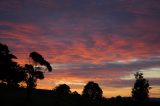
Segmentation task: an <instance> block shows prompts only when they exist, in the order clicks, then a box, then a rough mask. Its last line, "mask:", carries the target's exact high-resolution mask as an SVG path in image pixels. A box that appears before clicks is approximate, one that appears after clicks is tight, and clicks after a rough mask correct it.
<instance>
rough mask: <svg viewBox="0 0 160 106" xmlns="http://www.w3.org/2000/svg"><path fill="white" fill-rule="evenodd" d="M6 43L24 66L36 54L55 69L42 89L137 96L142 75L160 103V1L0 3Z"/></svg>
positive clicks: (0, 33)
mask: <svg viewBox="0 0 160 106" xmlns="http://www.w3.org/2000/svg"><path fill="white" fill-rule="evenodd" d="M0 42H1V43H3V44H6V45H8V47H9V49H10V51H11V53H13V54H14V55H16V56H17V57H18V59H17V60H16V61H18V63H20V64H22V65H23V64H26V63H28V55H29V53H30V52H32V51H37V52H38V53H40V54H42V55H43V56H44V57H45V59H46V60H48V61H49V62H50V63H51V64H52V66H53V71H52V72H50V73H49V72H45V79H44V80H41V81H38V86H37V87H38V88H41V89H53V88H54V87H55V86H57V85H58V84H63V83H66V84H68V85H69V86H70V87H71V90H72V91H75V90H76V91H78V92H79V93H81V91H82V89H83V87H84V85H85V84H86V83H87V82H88V81H94V82H96V83H98V84H99V85H100V87H101V88H102V89H103V93H104V96H105V97H112V96H118V95H121V96H131V88H132V87H133V84H134V82H135V79H134V73H135V72H137V71H140V72H143V73H144V77H145V78H146V79H148V80H149V83H150V85H151V87H152V89H151V90H150V96H151V97H159V98H160V0H0Z"/></svg>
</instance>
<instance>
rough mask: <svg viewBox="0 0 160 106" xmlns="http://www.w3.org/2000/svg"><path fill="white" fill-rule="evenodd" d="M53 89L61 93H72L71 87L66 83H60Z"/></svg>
mask: <svg viewBox="0 0 160 106" xmlns="http://www.w3.org/2000/svg"><path fill="white" fill-rule="evenodd" d="M53 90H54V91H56V92H58V93H61V94H71V90H70V87H69V86H68V85H66V84H60V85H58V86H56V87H55V88H54V89H53Z"/></svg>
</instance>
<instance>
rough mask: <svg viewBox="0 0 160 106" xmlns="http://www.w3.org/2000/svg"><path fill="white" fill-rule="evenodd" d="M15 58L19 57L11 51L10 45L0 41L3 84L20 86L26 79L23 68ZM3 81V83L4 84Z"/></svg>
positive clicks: (0, 75) (0, 68) (0, 72)
mask: <svg viewBox="0 0 160 106" xmlns="http://www.w3.org/2000/svg"><path fill="white" fill-rule="evenodd" d="M13 59H17V57H16V56H15V55H13V54H11V53H10V51H9V49H8V47H7V46H6V45H4V44H1V43H0V83H1V85H4V84H6V86H11V87H19V83H20V82H21V81H23V80H24V79H25V76H26V74H25V73H24V71H23V68H22V67H21V66H20V65H18V64H17V63H16V62H14V61H13ZM2 83H3V84H2Z"/></svg>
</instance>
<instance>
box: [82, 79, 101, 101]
mask: <svg viewBox="0 0 160 106" xmlns="http://www.w3.org/2000/svg"><path fill="white" fill-rule="evenodd" d="M102 94H103V91H102V89H101V88H100V87H99V85H98V84H97V83H94V82H92V81H90V82H88V83H87V84H86V85H85V87H84V89H83V92H82V96H84V97H87V98H90V99H93V100H95V99H102Z"/></svg>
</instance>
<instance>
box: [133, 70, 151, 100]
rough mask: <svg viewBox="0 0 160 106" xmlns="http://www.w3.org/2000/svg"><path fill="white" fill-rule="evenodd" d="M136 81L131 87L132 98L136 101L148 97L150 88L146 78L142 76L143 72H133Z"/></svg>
mask: <svg viewBox="0 0 160 106" xmlns="http://www.w3.org/2000/svg"><path fill="white" fill-rule="evenodd" d="M134 76H135V79H136V82H135V84H134V87H133V88H132V98H133V99H135V100H136V101H144V100H146V99H147V98H148V97H149V89H150V88H151V87H150V85H149V83H148V80H146V79H145V78H144V77H143V73H140V72H137V73H136V74H134Z"/></svg>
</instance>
